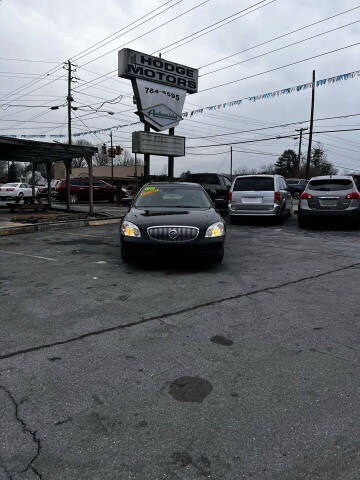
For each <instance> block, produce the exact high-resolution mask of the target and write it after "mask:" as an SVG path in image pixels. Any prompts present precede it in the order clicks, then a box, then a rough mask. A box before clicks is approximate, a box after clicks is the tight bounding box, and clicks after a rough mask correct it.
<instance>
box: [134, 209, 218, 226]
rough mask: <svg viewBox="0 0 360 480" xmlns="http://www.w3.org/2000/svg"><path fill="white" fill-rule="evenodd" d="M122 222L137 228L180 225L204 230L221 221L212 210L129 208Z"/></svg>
mask: <svg viewBox="0 0 360 480" xmlns="http://www.w3.org/2000/svg"><path fill="white" fill-rule="evenodd" d="M124 220H128V221H129V222H132V223H135V225H137V226H138V227H144V228H147V227H151V226H154V225H156V226H161V225H182V226H194V227H199V228H205V227H208V226H209V225H211V224H212V223H215V222H219V221H223V220H222V218H221V216H220V215H219V214H218V213H217V212H216V211H215V209H214V208H206V209H204V208H190V209H187V208H158V207H157V208H155V207H154V208H146V209H140V208H135V207H133V208H131V209H130V211H129V212H128V213H127V215H126V216H125V218H124Z"/></svg>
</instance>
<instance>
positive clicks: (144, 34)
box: [81, 0, 265, 78]
mask: <svg viewBox="0 0 360 480" xmlns="http://www.w3.org/2000/svg"><path fill="white" fill-rule="evenodd" d="M209 1H210V0H204V1H203V2H201V3H199V4H198V5H195V6H194V7H191V8H190V9H189V10H186V11H185V12H183V13H180V14H178V15H176V16H175V17H173V18H171V19H170V20H167V21H165V22H163V23H161V24H160V25H157V26H156V27H154V28H152V29H151V30H148V31H147V32H145V33H143V34H141V35H139V36H138V37H136V38H133V39H131V40H129V41H127V42H125V43H124V44H123V45H120V46H118V47H116V48H113V49H112V50H109V51H108V52H106V53H103V54H102V55H100V56H98V57H96V58H94V59H93V60H89V61H88V62H86V63H83V64H82V65H81V67H83V66H84V65H88V64H89V63H92V62H95V61H96V60H99V59H100V58H103V57H105V56H106V55H109V53H112V52H115V51H117V50H119V48H121V47H123V46H125V45H128V44H129V43H131V42H134V41H135V40H138V39H139V38H142V37H145V36H146V35H148V34H149V33H152V32H154V31H155V30H158V29H159V28H161V27H163V26H165V25H168V24H169V23H171V22H173V21H174V20H177V19H178V18H180V17H183V16H184V15H186V14H187V13H189V12H191V11H193V10H195V9H196V8H199V7H201V6H202V5H204V4H205V3H208V2H209ZM262 1H265V0H262ZM114 71H115V72H116V70H114ZM109 73H113V72H109ZM105 75H108V73H106V74H105ZM103 76H104V75H101V77H103ZM101 77H99V78H101Z"/></svg>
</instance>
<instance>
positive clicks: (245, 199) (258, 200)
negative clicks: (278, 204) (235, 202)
mask: <svg viewBox="0 0 360 480" xmlns="http://www.w3.org/2000/svg"><path fill="white" fill-rule="evenodd" d="M242 202H243V203H245V204H251V205H254V204H255V205H259V204H260V203H261V202H262V197H243V198H242Z"/></svg>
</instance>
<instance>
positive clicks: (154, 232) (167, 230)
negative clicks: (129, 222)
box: [147, 226, 199, 243]
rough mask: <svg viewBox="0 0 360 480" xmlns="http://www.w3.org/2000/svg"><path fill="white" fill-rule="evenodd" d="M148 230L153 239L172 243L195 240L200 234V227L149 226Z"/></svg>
mask: <svg viewBox="0 0 360 480" xmlns="http://www.w3.org/2000/svg"><path fill="white" fill-rule="evenodd" d="M147 232H148V235H149V237H150V238H151V239H152V240H158V241H160V242H171V243H175V242H188V241H191V240H195V238H196V237H197V236H198V235H199V229H198V228H197V227H183V226H179V227H177V226H161V227H149V228H148V229H147Z"/></svg>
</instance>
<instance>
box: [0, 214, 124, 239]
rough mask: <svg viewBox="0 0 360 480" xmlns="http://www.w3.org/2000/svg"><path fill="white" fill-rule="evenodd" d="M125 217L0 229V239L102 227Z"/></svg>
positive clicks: (118, 221)
mask: <svg viewBox="0 0 360 480" xmlns="http://www.w3.org/2000/svg"><path fill="white" fill-rule="evenodd" d="M122 219H123V217H118V218H105V219H101V218H100V219H98V220H91V219H85V220H70V221H68V222H56V223H50V222H49V223H39V224H35V225H24V226H22V227H21V226H20V227H10V228H8V227H7V228H1V227H0V237H1V236H6V235H17V234H20V233H34V232H49V231H53V230H61V229H63V228H73V227H89V226H93V227H96V226H101V225H109V224H116V223H120V222H121V220H122Z"/></svg>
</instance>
